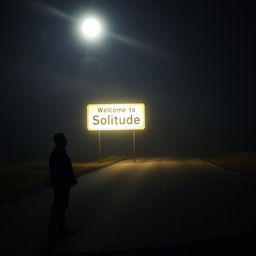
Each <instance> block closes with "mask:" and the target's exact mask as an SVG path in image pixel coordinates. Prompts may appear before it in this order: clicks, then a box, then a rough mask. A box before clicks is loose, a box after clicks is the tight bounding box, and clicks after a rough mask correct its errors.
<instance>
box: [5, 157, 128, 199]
mask: <svg viewBox="0 0 256 256" xmlns="http://www.w3.org/2000/svg"><path fill="white" fill-rule="evenodd" d="M126 158H127V157H116V156H111V157H107V158H104V159H102V161H101V162H100V163H99V162H97V161H94V162H81V163H73V164H72V165H73V168H74V172H75V174H76V176H81V175H83V174H85V173H87V172H90V171H92V170H95V169H99V168H102V167H105V166H108V165H110V164H113V163H115V162H117V161H120V160H123V159H126ZM47 185H50V173H49V169H48V162H31V163H16V164H2V165H0V204H1V203H4V202H7V201H10V200H12V199H15V198H17V197H22V196H23V195H25V194H27V193H31V192H33V191H37V190H38V189H40V188H43V187H46V186H47Z"/></svg>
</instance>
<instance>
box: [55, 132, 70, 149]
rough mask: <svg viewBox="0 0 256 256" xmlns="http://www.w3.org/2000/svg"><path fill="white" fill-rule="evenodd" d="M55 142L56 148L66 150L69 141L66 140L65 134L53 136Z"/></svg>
mask: <svg viewBox="0 0 256 256" xmlns="http://www.w3.org/2000/svg"><path fill="white" fill-rule="evenodd" d="M53 141H54V143H55V145H56V147H60V148H65V147H66V146H67V139H66V137H65V135H64V133H56V134H55V135H54V136H53Z"/></svg>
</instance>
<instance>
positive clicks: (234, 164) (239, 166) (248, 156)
mask: <svg viewBox="0 0 256 256" xmlns="http://www.w3.org/2000/svg"><path fill="white" fill-rule="evenodd" d="M203 159H205V160H207V161H209V162H211V163H214V164H216V165H219V166H221V167H224V168H226V169H229V170H232V171H236V172H239V173H241V174H243V175H246V176H249V177H252V178H255V179H256V153H246V152H241V153H225V154H218V155H211V156H206V157H203Z"/></svg>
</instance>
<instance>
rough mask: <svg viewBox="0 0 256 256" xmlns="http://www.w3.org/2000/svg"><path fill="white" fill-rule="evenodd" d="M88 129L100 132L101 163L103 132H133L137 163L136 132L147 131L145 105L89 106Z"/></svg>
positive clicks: (99, 154)
mask: <svg viewBox="0 0 256 256" xmlns="http://www.w3.org/2000/svg"><path fill="white" fill-rule="evenodd" d="M87 129H88V130H89V131H98V157H99V162H100V161H101V148H102V145H101V131H114V130H116V131H121V130H127V131H128V130H130V131H132V144H133V162H135V161H136V157H135V156H136V137H135V131H136V130H144V129H145V105H144V103H126V104H88V105H87Z"/></svg>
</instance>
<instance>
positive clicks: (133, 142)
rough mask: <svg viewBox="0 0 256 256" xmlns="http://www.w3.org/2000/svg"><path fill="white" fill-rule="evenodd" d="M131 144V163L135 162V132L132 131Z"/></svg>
mask: <svg viewBox="0 0 256 256" xmlns="http://www.w3.org/2000/svg"><path fill="white" fill-rule="evenodd" d="M132 144H133V162H134V163H135V162H136V137H135V131H132Z"/></svg>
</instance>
